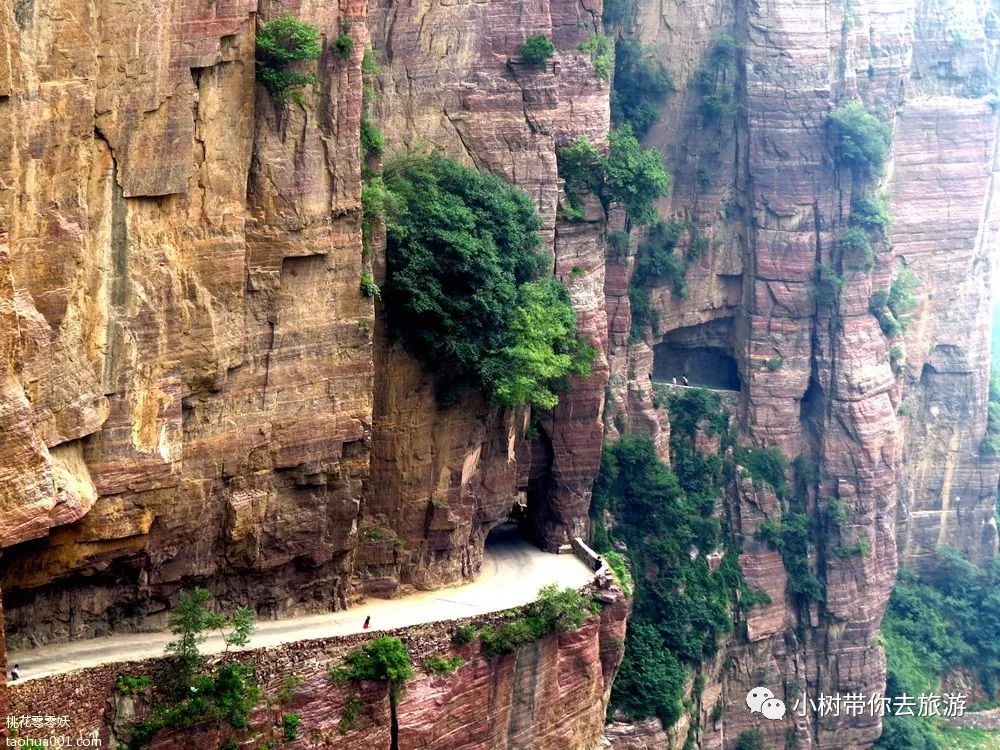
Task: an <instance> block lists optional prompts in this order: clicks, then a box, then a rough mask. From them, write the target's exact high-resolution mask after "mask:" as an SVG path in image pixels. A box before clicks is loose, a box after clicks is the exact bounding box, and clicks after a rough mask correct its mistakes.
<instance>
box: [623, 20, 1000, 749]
mask: <svg viewBox="0 0 1000 750" xmlns="http://www.w3.org/2000/svg"><path fill="white" fill-rule="evenodd" d="M959 5H961V7H959ZM973 6H975V7H973ZM995 29H996V9H995V8H993V7H992V6H989V4H987V3H979V4H972V3H966V4H958V3H938V2H920V3H898V2H877V1H869V2H851V3H843V4H841V3H829V2H817V3H803V2H798V1H796V2H791V1H789V2H782V1H781V0H778V1H777V2H769V3H757V4H742V3H737V4H732V3H721V2H720V3H707V4H699V5H696V6H693V5H687V4H680V5H671V6H669V7H659V6H655V4H647V5H641V6H640V10H639V15H638V18H637V21H636V24H635V27H634V28H632V29H629V30H628V31H627V33H628V35H630V36H634V37H635V38H637V39H639V40H640V41H643V42H645V43H647V44H649V45H651V47H652V49H653V50H655V54H656V55H657V56H658V57H660V58H661V59H664V60H666V61H667V62H668V66H669V68H670V69H671V71H672V72H673V73H674V77H675V89H676V90H675V92H674V93H673V94H672V95H671V96H670V98H669V99H668V100H667V101H666V102H665V104H664V105H663V107H662V108H661V110H662V111H661V117H660V120H659V123H658V124H657V125H656V126H655V127H654V128H653V129H652V131H651V132H650V133H649V135H648V136H647V137H646V139H645V141H646V143H648V144H649V145H655V146H657V147H658V148H660V149H661V150H662V151H663V152H664V154H665V155H666V162H667V165H668V167H669V169H670V171H671V172H672V173H673V174H674V176H675V186H674V190H673V191H672V196H671V198H670V200H669V202H665V205H663V206H662V209H663V210H662V212H661V213H662V215H663V216H665V217H668V218H670V219H673V220H680V221H685V222H691V224H692V225H693V227H694V228H695V230H694V231H696V232H697V233H698V234H699V235H700V236H703V237H708V238H710V241H709V244H708V247H707V250H706V251H705V252H704V254H703V255H702V256H701V257H700V258H698V259H697V260H696V261H695V262H694V263H692V265H691V267H690V268H689V270H688V272H687V279H686V284H687V288H688V297H687V299H683V298H681V297H679V296H678V295H677V294H676V292H675V291H674V289H673V288H672V287H671V286H669V285H662V286H653V287H652V288H651V289H649V294H650V298H651V299H652V301H653V303H654V305H655V306H656V308H657V309H658V310H659V312H660V316H659V319H660V320H659V330H658V332H657V334H656V335H655V336H654V338H653V341H652V342H651V343H652V346H653V349H654V352H655V354H654V356H650V351H649V349H650V347H649V345H647V344H646V343H643V344H640V345H634V344H633V345H631V346H621V345H620V346H618V347H617V348H615V347H612V359H611V368H612V372H613V373H617V372H622V373H627V377H622V378H620V379H618V380H617V382H616V379H615V378H614V377H613V378H612V389H613V391H614V394H613V396H612V398H613V399H614V402H615V403H616V404H619V405H620V406H621V408H623V409H628V410H630V414H631V416H630V419H631V420H632V422H633V424H635V423H636V420H637V419H638V420H639V424H638V426H639V428H640V430H641V431H644V432H651V433H652V434H654V436H656V437H657V438H658V439H659V440H660V441H661V442H660V444H661V445H665V442H664V440H663V438H664V434H663V431H664V429H665V425H664V422H665V420H663V419H662V418H661V419H659V420H657V419H656V418H655V411H654V410H653V408H652V401H651V398H650V395H651V394H648V391H646V392H643V389H642V388H641V384H642V383H644V382H646V381H647V379H648V377H649V374H650V373H651V372H654V371H656V370H659V369H660V368H661V366H662V367H664V369H665V370H666V371H668V372H672V371H673V370H672V369H671V364H670V363H671V360H673V361H674V362H676V361H690V360H684V358H685V357H691V356H692V352H693V353H695V355H694V356H695V365H696V360H697V355H698V354H701V355H703V354H704V353H706V352H709V353H711V354H712V355H713V356H722V357H726V358H731V360H732V367H733V369H734V371H735V372H736V373H737V376H738V379H737V381H736V383H735V384H733V385H730V386H729V387H735V388H737V389H739V390H740V391H741V398H740V411H741V414H740V424H741V427H742V428H743V430H744V435H745V440H746V441H747V442H748V443H750V444H752V445H759V446H777V447H778V448H779V449H780V450H781V451H782V452H783V453H784V454H785V455H786V456H787V457H788V458H790V459H791V458H796V457H800V456H801V457H802V458H801V459H800V461H801V463H800V466H801V467H813V468H812V470H811V471H810V470H805V469H803V470H802V471H801V472H800V471H797V472H796V474H802V475H808V480H807V481H806V482H805V483H804V484H805V486H804V487H803V488H802V489H803V491H804V494H803V499H804V502H805V504H806V505H805V509H806V511H807V512H808V513H809V515H810V516H811V517H812V518H813V519H814V522H816V523H822V519H823V517H824V515H825V514H826V513H827V506H828V504H829V503H830V501H831V500H832V499H835V500H836V501H837V502H838V503H839V504H840V506H841V507H843V508H844V509H845V511H846V519H847V521H846V523H843V524H841V526H840V527H839V528H834V527H832V526H831V525H829V524H826V525H825V526H823V525H821V526H820V527H819V528H817V529H815V530H814V531H813V532H812V538H811V546H810V567H811V570H812V571H813V572H814V573H815V574H816V575H817V576H818V577H819V579H820V581H821V582H822V584H823V587H824V590H825V592H824V599H823V601H822V602H814V603H812V604H810V605H808V606H806V607H802V606H798V605H796V604H795V603H794V602H792V601H790V600H789V599H788V597H787V595H786V594H785V590H786V585H787V583H788V575H787V573H786V570H785V568H784V566H783V564H782V559H781V555H780V554H779V553H778V552H777V551H776V550H774V549H773V548H772V547H771V546H770V545H768V544H766V543H765V542H763V541H759V540H757V539H756V538H755V532H756V530H757V529H758V528H759V526H760V524H761V523H762V522H763V521H764V520H765V519H775V518H778V517H780V516H781V515H782V514H783V513H787V512H788V507H787V504H786V503H783V502H781V501H779V500H778V498H777V497H776V496H775V495H774V493H772V492H770V491H769V490H768V489H767V488H762V487H754V486H752V483H750V482H748V481H744V482H741V483H740V484H739V486H737V487H734V488H733V493H732V497H731V498H730V506H731V507H730V514H731V517H732V518H733V519H734V520H735V524H736V526H737V528H738V529H739V531H740V532H741V534H742V540H743V549H744V554H743V556H742V558H741V562H742V564H743V568H744V571H745V573H746V575H747V578H748V581H749V582H750V584H751V586H753V587H756V588H760V589H763V590H765V591H767V592H768V593H769V594H770V596H771V598H772V604H770V605H767V606H763V607H757V608H756V609H754V610H752V612H751V613H750V614H749V615H748V617H747V622H746V628H747V637H748V640H749V643H744V644H739V643H734V644H731V646H730V654H731V656H732V658H733V659H734V661H735V663H736V664H737V666H736V668H735V670H734V671H732V672H730V673H729V675H728V676H727V677H724V678H722V681H723V685H724V689H725V699H724V707H725V716H726V719H725V720H724V721H723V722H722V725H721V726H720V725H719V724H717V723H715V722H709V721H707V720H706V717H704V716H703V717H702V722H703V732H704V733H705V734H704V735H703V737H704V740H703V746H704V747H722V746H725V747H731V746H732V744H733V743H734V742H735V740H736V737H737V736H738V734H739V732H740V731H741V730H742V729H745V728H746V727H748V726H749V725H750V724H751V723H752V722H751V721H750V717H749V716H748V715H747V714H746V712H745V710H744V709H743V708H742V702H743V697H744V696H745V694H746V692H747V690H748V689H750V688H751V687H753V686H755V685H757V684H765V685H767V686H768V687H770V688H771V689H772V690H775V692H776V693H778V695H779V697H781V692H782V690H783V691H784V693H785V696H786V700H789V699H794V698H795V697H796V696H799V697H801V695H802V694H803V691H804V693H805V694H806V696H807V697H809V696H811V697H815V696H816V695H817V694H818V693H820V692H823V693H826V694H831V693H836V692H841V693H844V692H861V693H864V694H870V693H872V692H877V691H880V690H883V689H884V657H883V655H882V654H881V650H880V648H879V647H878V646H877V645H876V643H875V641H874V638H875V636H876V634H877V631H878V626H879V622H880V619H881V613H882V610H883V608H884V605H885V602H886V600H887V598H888V595H889V592H890V590H891V588H892V585H893V580H894V577H895V572H896V568H897V541H898V551H899V554H900V555H901V556H902V558H903V560H904V561H905V562H906V564H917V563H919V562H920V560H921V558H922V557H924V556H926V555H927V554H928V553H931V552H933V550H934V549H935V548H936V547H939V546H943V545H949V546H954V547H958V548H960V549H962V550H963V551H965V552H967V553H969V555H970V557H971V558H972V559H974V560H977V561H980V562H982V561H985V560H988V559H989V558H990V557H991V556H992V555H993V552H994V550H995V548H996V527H995V523H994V521H993V511H994V506H995V500H996V485H997V471H998V465H997V462H996V459H995V457H992V456H988V455H981V454H980V450H979V444H980V441H981V439H982V437H983V434H984V431H985V422H984V417H985V408H986V407H985V398H986V390H987V389H986V384H985V382H984V378H986V377H988V373H989V363H988V347H989V344H988V340H989V322H988V312H989V309H990V300H991V295H990V290H989V284H990V254H991V252H992V247H993V246H994V244H995V241H996V218H995V211H996V209H995V201H994V200H993V195H994V189H993V179H994V177H993V175H994V170H995V165H996V162H995V130H996V126H997V118H996V115H995V113H994V112H993V110H992V109H991V107H990V105H989V103H988V101H987V98H986V94H987V93H988V91H989V88H990V86H991V85H992V84H991V82H992V81H994V80H995V70H994V66H995V60H996V42H995V39H994V37H995ZM720 38H727V39H730V40H733V41H732V43H734V44H736V45H738V47H739V49H740V51H739V59H738V60H737V61H736V64H735V65H734V66H733V68H732V69H731V70H730V71H728V76H729V77H725V76H724V77H723V78H722V79H721V80H722V83H721V85H722V86H726V87H728V88H729V90H730V91H731V92H732V95H733V98H734V101H735V102H737V103H738V105H739V106H738V108H736V109H735V111H734V112H733V113H732V114H727V115H725V116H723V117H721V118H719V119H717V120H715V121H711V122H710V121H709V120H708V119H707V118H706V116H705V115H704V112H705V110H704V109H699V105H700V104H701V101H702V99H701V97H702V94H701V93H700V92H699V85H698V83H697V81H698V74H699V72H700V71H702V70H704V69H706V68H707V67H708V66H709V65H710V64H711V57H712V54H713V49H714V45H715V44H717V42H718V40H719V39H720ZM719 80H720V78H719V77H718V76H716V78H715V81H716V83H715V85H716V86H717V87H718V86H719V85H720V83H719ZM854 97H859V98H860V99H861V100H862V101H864V102H865V103H866V105H867V106H868V107H869V108H870V109H872V110H873V111H875V112H877V113H878V115H879V117H880V118H882V119H883V120H884V121H886V122H889V123H891V125H892V128H893V131H894V146H893V150H892V154H891V156H890V162H889V164H888V166H887V170H886V177H885V178H884V179H883V181H882V185H883V186H884V189H885V190H886V191H887V193H888V194H889V196H891V197H890V202H889V205H890V212H891V216H892V225H891V229H890V232H889V237H888V241H887V242H886V243H885V245H884V246H883V247H881V248H879V249H878V254H877V256H876V260H875V264H874V267H873V268H871V269H857V268H854V269H851V268H850V266H849V265H848V264H847V263H846V259H845V258H844V257H842V255H841V253H840V251H838V248H837V243H836V240H837V238H839V236H840V233H841V232H842V231H843V230H844V228H845V226H846V222H847V216H848V213H849V211H850V207H851V205H852V198H856V197H857V194H858V192H859V190H860V187H861V186H859V185H858V184H857V181H856V180H854V181H852V179H851V175H850V173H849V171H847V172H845V170H843V169H838V168H837V167H836V165H835V163H834V160H833V155H832V151H831V145H832V144H831V141H830V139H829V137H828V135H827V132H828V131H827V128H826V127H825V120H826V117H827V115H828V114H829V112H830V111H831V109H832V108H833V107H834V106H835V105H836V104H837V103H839V102H841V101H843V100H848V99H851V98H854ZM879 189H881V188H879ZM819 264H823V265H824V266H826V267H827V268H829V269H833V271H834V273H835V274H836V275H837V276H838V278H839V286H838V289H837V294H836V295H835V299H834V300H824V299H823V298H822V295H821V294H818V293H817V289H816V287H817V282H816V274H817V266H818V265H819ZM903 267H905V268H908V269H910V270H911V271H912V272H913V273H915V274H916V276H917V277H919V278H920V279H921V280H922V283H921V286H920V287H919V289H918V291H917V293H916V296H917V298H918V300H919V303H918V306H917V309H916V311H915V312H914V313H913V322H912V323H911V324H910V326H909V327H908V329H907V330H906V331H905V333H904V334H902V335H901V336H899V337H897V338H896V339H893V340H891V341H890V340H888V339H887V337H886V336H885V335H884V334H883V333H882V331H881V330H880V328H879V325H878V323H877V321H876V320H875V318H874V317H873V316H872V315H871V314H870V312H869V300H870V298H871V297H872V295H873V293H874V292H876V291H877V290H879V289H887V288H888V287H889V284H890V280H891V279H892V278H893V277H894V275H896V274H897V273H898V271H899V270H900V269H901V268H903ZM620 286H621V283H620V282H619V283H618V285H617V287H620ZM617 287H616V288H615V289H614V290H612V289H610V288H609V309H612V308H617V307H618V306H620V305H621V291H620V288H617ZM675 369H676V367H675ZM676 374H678V375H679V374H680V373H679V372H677V373H676ZM689 374H690V375H691V376H692V380H693V381H694V382H696V383H698V382H708V383H709V384H711V380H705V381H702V380H701V378H703V377H708V376H710V375H711V374H710V373H704V372H699V371H698V368H697V366H694V367H693V369H692V370H690V371H689ZM637 393H638V394H639V398H636V394H637ZM651 414H653V415H654V416H653V418H650V416H649V415H651ZM607 416H608V420H607V421H608V423H609V425H610V424H611V421H612V420H611V415H607ZM616 418H618V417H616ZM618 419H620V418H618ZM621 421H622V422H627V421H628V420H621ZM799 479H801V476H800V477H799ZM897 513H898V516H899V521H898V531H897ZM897 535H898V540H897ZM861 538H864V539H867V542H866V543H865V545H867V547H866V552H865V553H864V554H855V555H848V554H844V553H843V550H844V548H845V547H847V546H849V545H850V544H852V543H855V542H857V540H859V539H861ZM737 640H740V639H737ZM706 672H707V675H706V676H708V679H709V681H710V682H711V680H712V679H713V677H715V676H716V675H715V673H714V671H713V666H712V665H706ZM775 675H780V677H778V678H776V677H775ZM772 683H773V684H772ZM766 724H767V726H765V727H764V729H765V731H766V733H767V737H768V738H769V741H770V742H773V743H777V744H780V743H781V742H784V741H786V738H787V737H789V736H794V737H795V741H796V742H797V743H798V744H797V745H796V746H797V747H829V748H835V747H836V748H843V747H866V746H868V745H869V744H870V743H871V742H872V741H873V740H874V739H875V738H876V737H877V736H878V731H879V729H878V722H877V721H876V720H873V719H870V718H869V717H854V718H852V719H850V720H846V719H845V718H832V717H830V718H825V719H823V720H819V721H817V720H815V717H810V718H809V719H807V720H801V719H798V720H796V719H794V718H792V717H789V718H787V719H786V720H785V721H784V722H780V723H779V722H773V723H772V722H767V723H766ZM655 736H656V735H655V728H649V727H646V728H642V727H639V728H635V729H632V730H627V731H624V730H623V731H621V732H620V736H619V737H616V738H615V739H614V743H615V746H616V747H619V746H620V747H623V748H628V747H640V746H643V745H641V744H635V743H639V742H643V741H648V742H650V743H657V742H663V741H666V740H663V739H661V740H656V739H655ZM643 737H646V738H647V739H641V738H643ZM683 740H684V737H683V736H680V737H678V738H677V740H676V741H675V742H674V744H676V746H677V747H680V745H681V744H682V743H683ZM650 746H659V744H650Z"/></svg>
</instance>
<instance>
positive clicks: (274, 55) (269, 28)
mask: <svg viewBox="0 0 1000 750" xmlns="http://www.w3.org/2000/svg"><path fill="white" fill-rule="evenodd" d="M322 52H323V45H322V43H321V42H320V39H319V31H317V30H316V27H315V26H312V25H310V24H308V23H305V22H303V21H300V20H299V19H297V18H296V17H295V16H293V15H291V14H290V13H286V14H285V15H283V16H281V17H280V18H275V19H274V20H271V21H268V22H267V23H265V24H264V25H263V26H261V28H260V31H258V32H257V80H258V81H260V82H261V83H262V84H264V87H265V88H266V89H267V90H268V93H270V94H271V97H272V98H273V99H275V100H276V101H281V100H283V99H286V98H287V97H288V96H289V95H290V94H291V95H292V96H294V94H295V93H296V92H293V91H292V89H294V88H296V87H298V86H307V85H311V84H314V83H316V76H315V75H313V74H312V73H300V72H298V71H294V70H288V69H287V67H288V66H289V65H292V64H293V63H297V62H302V61H304V60H317V59H319V56H320V54H322Z"/></svg>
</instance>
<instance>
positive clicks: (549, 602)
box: [530, 584, 600, 633]
mask: <svg viewBox="0 0 1000 750" xmlns="http://www.w3.org/2000/svg"><path fill="white" fill-rule="evenodd" d="M530 610H531V612H532V614H533V615H535V616H536V617H538V618H540V619H541V621H542V622H543V623H545V626H546V627H547V628H548V629H549V630H550V631H558V632H560V633H566V632H569V631H571V630H579V629H580V628H581V627H582V626H583V623H584V622H585V621H586V620H587V617H588V616H590V615H592V614H597V612H599V611H600V607H599V606H598V605H597V604H596V603H594V602H593V601H591V600H590V599H588V598H587V597H586V596H584V595H583V594H581V593H580V592H579V591H578V590H577V589H574V588H565V589H560V588H559V587H558V586H556V585H555V584H551V585H549V586H543V587H542V588H541V589H539V591H538V599H537V600H536V601H535V602H534V603H533V604H532V605H531V607H530Z"/></svg>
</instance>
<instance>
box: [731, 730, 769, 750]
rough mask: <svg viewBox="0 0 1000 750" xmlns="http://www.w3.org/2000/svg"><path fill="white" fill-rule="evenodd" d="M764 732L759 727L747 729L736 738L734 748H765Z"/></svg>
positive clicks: (754, 749)
mask: <svg viewBox="0 0 1000 750" xmlns="http://www.w3.org/2000/svg"><path fill="white" fill-rule="evenodd" d="M766 748H767V745H765V744H764V733H763V732H762V731H761V730H759V729H756V728H754V729H747V730H746V731H745V732H741V733H740V736H739V737H737V738H736V748H735V750H766Z"/></svg>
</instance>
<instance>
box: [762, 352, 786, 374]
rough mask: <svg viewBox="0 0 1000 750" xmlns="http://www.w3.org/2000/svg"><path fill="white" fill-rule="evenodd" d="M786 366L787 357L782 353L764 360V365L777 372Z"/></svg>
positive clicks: (770, 370)
mask: <svg viewBox="0 0 1000 750" xmlns="http://www.w3.org/2000/svg"><path fill="white" fill-rule="evenodd" d="M784 366H785V358H784V357H782V356H780V355H775V356H773V357H768V358H767V361H766V362H764V367H765V369H766V370H767V371H768V372H777V371H778V370H780V369H781V368H782V367H784Z"/></svg>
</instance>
